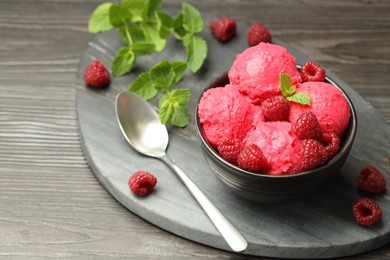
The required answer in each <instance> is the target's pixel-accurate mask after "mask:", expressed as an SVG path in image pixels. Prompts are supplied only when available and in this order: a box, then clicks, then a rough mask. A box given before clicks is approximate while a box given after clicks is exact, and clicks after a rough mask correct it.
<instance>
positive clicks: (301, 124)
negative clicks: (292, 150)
mask: <svg viewBox="0 0 390 260" xmlns="http://www.w3.org/2000/svg"><path fill="white" fill-rule="evenodd" d="M291 131H292V132H293V133H294V134H296V135H297V136H298V138H299V139H301V140H304V139H314V140H318V141H321V139H322V129H321V126H320V123H319V122H318V119H317V116H316V115H315V114H314V113H313V112H311V111H309V112H303V113H302V114H301V116H300V117H299V118H298V120H297V121H296V122H295V124H293V126H292V127H291Z"/></svg>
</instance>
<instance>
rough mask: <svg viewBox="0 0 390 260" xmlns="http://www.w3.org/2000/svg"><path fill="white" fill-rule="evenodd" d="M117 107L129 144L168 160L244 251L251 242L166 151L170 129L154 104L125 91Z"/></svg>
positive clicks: (221, 229) (235, 247)
mask: <svg viewBox="0 0 390 260" xmlns="http://www.w3.org/2000/svg"><path fill="white" fill-rule="evenodd" d="M115 107H116V116H117V120H118V123H119V126H120V129H121V131H122V133H123V135H124V136H125V138H126V140H127V141H128V142H129V144H130V145H131V146H132V147H133V148H134V149H135V150H136V151H138V152H139V153H141V154H144V155H147V156H150V157H155V158H158V159H161V160H162V161H163V162H165V163H166V164H167V165H168V166H169V167H170V168H171V169H172V170H173V171H174V172H175V173H176V175H177V176H178V177H179V178H180V179H181V181H182V182H183V183H184V184H185V186H186V187H187V188H188V190H189V191H190V192H191V194H192V195H193V196H194V198H195V199H196V200H197V201H198V203H199V204H200V206H201V207H202V208H203V210H204V211H205V212H206V214H207V215H208V217H209V218H210V220H211V221H212V222H213V224H214V225H215V227H216V228H217V229H218V231H219V232H220V233H221V235H222V236H223V238H224V239H225V240H226V242H227V243H228V244H229V246H230V247H231V249H232V250H233V251H236V252H242V251H244V250H245V249H246V248H247V246H248V243H247V241H246V240H245V238H244V237H243V236H242V235H241V234H240V232H239V231H238V230H237V229H236V228H235V227H234V226H233V225H232V224H231V223H230V222H229V220H227V219H226V217H225V216H224V215H223V214H222V213H221V212H220V211H219V210H218V209H217V208H216V207H215V206H214V205H213V203H212V202H211V201H210V200H209V199H208V198H207V197H206V195H205V194H204V193H203V192H202V191H201V190H200V189H199V188H198V187H197V186H196V185H195V184H194V183H193V182H192V181H191V180H190V179H189V178H188V177H187V175H186V174H185V173H184V172H183V171H182V170H181V169H180V168H179V167H178V166H177V165H176V164H175V163H174V162H173V161H172V160H171V159H170V158H169V157H168V155H167V154H166V152H165V150H166V148H167V146H168V141H169V137H168V131H167V129H166V127H165V125H163V124H161V122H160V119H159V117H158V115H157V113H156V112H155V110H154V109H153V108H152V106H150V105H149V103H148V102H146V101H145V100H144V99H142V98H141V97H139V96H137V95H136V94H134V93H131V92H122V93H119V94H118V96H117V97H116V105H115Z"/></svg>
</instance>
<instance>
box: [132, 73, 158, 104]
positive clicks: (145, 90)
mask: <svg viewBox="0 0 390 260" xmlns="http://www.w3.org/2000/svg"><path fill="white" fill-rule="evenodd" d="M129 91H131V92H134V93H136V94H138V95H139V96H141V97H142V98H144V99H146V100H149V99H152V98H154V97H155V96H156V95H157V93H158V91H157V89H156V86H155V84H154V81H153V80H152V78H151V77H150V73H149V72H144V73H141V74H140V75H138V77H137V78H136V79H135V80H134V81H133V83H132V84H131V85H130V87H129Z"/></svg>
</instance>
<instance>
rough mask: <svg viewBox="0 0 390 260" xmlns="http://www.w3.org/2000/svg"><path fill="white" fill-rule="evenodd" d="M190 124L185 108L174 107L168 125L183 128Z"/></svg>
mask: <svg viewBox="0 0 390 260" xmlns="http://www.w3.org/2000/svg"><path fill="white" fill-rule="evenodd" d="M189 122H190V116H189V115H188V110H187V108H186V107H185V106H178V107H175V108H174V110H173V115H172V117H171V119H170V120H169V122H168V123H169V124H171V125H173V126H177V127H185V126H186V125H188V123H189Z"/></svg>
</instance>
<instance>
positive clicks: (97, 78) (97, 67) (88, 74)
mask: <svg viewBox="0 0 390 260" xmlns="http://www.w3.org/2000/svg"><path fill="white" fill-rule="evenodd" d="M84 81H85V83H86V84H87V85H88V86H91V87H94V88H101V87H105V86H107V85H108V83H110V73H108V71H107V69H106V67H105V66H104V64H103V62H101V61H98V60H95V61H93V62H91V63H90V64H89V65H88V67H87V69H86V70H85V72H84Z"/></svg>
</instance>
